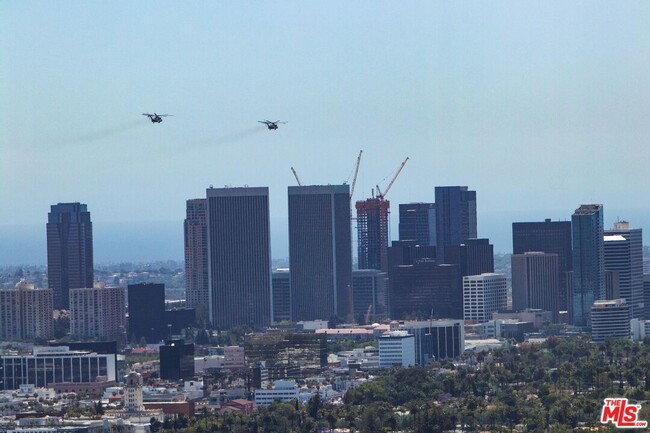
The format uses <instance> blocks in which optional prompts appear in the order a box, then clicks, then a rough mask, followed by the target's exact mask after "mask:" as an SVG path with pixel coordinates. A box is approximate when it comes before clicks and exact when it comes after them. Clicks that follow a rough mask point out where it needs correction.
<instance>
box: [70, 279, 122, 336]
mask: <svg viewBox="0 0 650 433" xmlns="http://www.w3.org/2000/svg"><path fill="white" fill-rule="evenodd" d="M124 291H125V290H124V287H105V286H104V285H103V284H95V286H94V287H90V288H79V289H70V334H71V336H72V337H73V338H78V339H86V338H99V339H108V340H111V339H120V338H124V337H125V334H126V307H125V305H124V304H125V302H124V301H125V296H124Z"/></svg>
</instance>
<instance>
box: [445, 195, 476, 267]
mask: <svg viewBox="0 0 650 433" xmlns="http://www.w3.org/2000/svg"><path fill="white" fill-rule="evenodd" d="M435 193H436V260H437V261H438V262H439V263H446V260H447V257H446V255H445V247H446V246H448V245H460V244H462V243H463V242H464V241H465V239H473V238H477V237H478V236H477V222H476V191H470V190H469V189H468V188H467V187H466V186H437V187H436V189H435Z"/></svg>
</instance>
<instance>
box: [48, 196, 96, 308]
mask: <svg viewBox="0 0 650 433" xmlns="http://www.w3.org/2000/svg"><path fill="white" fill-rule="evenodd" d="M47 217H48V219H47V274H48V287H49V288H50V289H52V290H53V292H54V308H56V309H68V308H69V306H70V301H69V292H70V289H77V288H83V287H93V282H94V268H93V227H92V223H91V222H90V212H88V209H87V206H86V205H85V204H81V203H59V204H56V205H52V206H51V210H50V213H49V214H48V216H47Z"/></svg>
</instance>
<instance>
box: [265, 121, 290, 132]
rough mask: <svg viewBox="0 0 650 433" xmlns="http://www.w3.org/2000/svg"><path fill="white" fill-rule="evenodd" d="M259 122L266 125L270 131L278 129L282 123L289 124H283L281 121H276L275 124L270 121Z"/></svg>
mask: <svg viewBox="0 0 650 433" xmlns="http://www.w3.org/2000/svg"><path fill="white" fill-rule="evenodd" d="M258 122H260V123H263V124H265V125H266V127H267V128H269V129H270V130H273V129H278V124H279V123H282V124H285V123H287V122H281V121H279V120H276V121H275V122H271V121H270V120H258Z"/></svg>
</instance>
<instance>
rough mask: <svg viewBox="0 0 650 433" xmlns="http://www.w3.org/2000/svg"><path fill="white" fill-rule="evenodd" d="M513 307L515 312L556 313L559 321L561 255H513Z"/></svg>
mask: <svg viewBox="0 0 650 433" xmlns="http://www.w3.org/2000/svg"><path fill="white" fill-rule="evenodd" d="M511 262H512V308H513V310H516V311H523V310H525V309H541V310H546V311H550V312H552V313H553V321H554V322H556V323H557V322H558V320H559V317H560V316H559V309H558V302H557V301H558V292H559V290H560V274H559V272H558V255H557V254H547V253H541V252H526V253H524V254H513V255H512V257H511Z"/></svg>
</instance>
